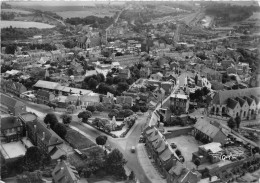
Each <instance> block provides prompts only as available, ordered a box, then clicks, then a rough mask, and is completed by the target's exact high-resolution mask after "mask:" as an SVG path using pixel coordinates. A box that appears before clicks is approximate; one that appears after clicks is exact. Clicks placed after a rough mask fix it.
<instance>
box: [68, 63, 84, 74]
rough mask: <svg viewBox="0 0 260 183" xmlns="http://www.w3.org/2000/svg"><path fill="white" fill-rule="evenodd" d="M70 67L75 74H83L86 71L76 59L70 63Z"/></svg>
mask: <svg viewBox="0 0 260 183" xmlns="http://www.w3.org/2000/svg"><path fill="white" fill-rule="evenodd" d="M70 69H72V70H73V75H81V73H82V72H83V71H84V69H83V66H82V65H81V64H80V63H78V62H76V61H75V60H73V61H72V62H71V63H70Z"/></svg>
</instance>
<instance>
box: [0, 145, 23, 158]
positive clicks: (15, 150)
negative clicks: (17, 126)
mask: <svg viewBox="0 0 260 183" xmlns="http://www.w3.org/2000/svg"><path fill="white" fill-rule="evenodd" d="M0 150H1V152H2V154H3V156H4V158H5V159H11V158H16V157H19V156H24V155H25V152H26V148H25V147H24V145H23V144H22V143H21V142H20V141H17V142H10V143H6V144H1V146H0Z"/></svg>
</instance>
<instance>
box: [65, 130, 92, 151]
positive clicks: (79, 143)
mask: <svg viewBox="0 0 260 183" xmlns="http://www.w3.org/2000/svg"><path fill="white" fill-rule="evenodd" d="M67 130H68V131H67V135H66V140H67V142H69V143H70V145H72V146H74V148H76V149H79V150H81V149H85V148H89V147H92V146H96V144H94V143H93V142H92V141H91V140H89V139H87V138H86V137H85V136H83V135H82V134H80V133H79V132H77V131H75V130H73V129H71V128H68V129H67Z"/></svg>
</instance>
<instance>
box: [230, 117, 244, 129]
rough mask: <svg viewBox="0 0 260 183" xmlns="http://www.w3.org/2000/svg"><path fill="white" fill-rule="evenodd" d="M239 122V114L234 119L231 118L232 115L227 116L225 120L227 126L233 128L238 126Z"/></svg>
mask: <svg viewBox="0 0 260 183" xmlns="http://www.w3.org/2000/svg"><path fill="white" fill-rule="evenodd" d="M240 123H241V118H240V116H237V117H236V118H235V119H233V118H232V117H231V118H229V120H228V121H227V125H228V127H229V128H231V129H234V128H237V129H238V128H239V126H240Z"/></svg>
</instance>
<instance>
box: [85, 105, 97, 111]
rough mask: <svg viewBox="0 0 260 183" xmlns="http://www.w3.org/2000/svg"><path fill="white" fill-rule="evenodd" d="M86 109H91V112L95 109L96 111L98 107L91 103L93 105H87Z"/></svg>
mask: <svg viewBox="0 0 260 183" xmlns="http://www.w3.org/2000/svg"><path fill="white" fill-rule="evenodd" d="M86 110H88V111H90V112H94V111H96V110H97V109H96V107H95V106H93V105H91V106H87V107H86Z"/></svg>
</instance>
